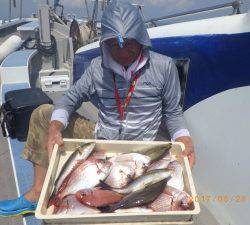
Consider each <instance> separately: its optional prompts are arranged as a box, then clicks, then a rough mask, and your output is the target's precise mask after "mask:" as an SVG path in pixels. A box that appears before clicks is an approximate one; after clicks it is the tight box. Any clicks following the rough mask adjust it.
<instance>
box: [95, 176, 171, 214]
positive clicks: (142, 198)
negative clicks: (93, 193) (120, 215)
mask: <svg viewBox="0 0 250 225" xmlns="http://www.w3.org/2000/svg"><path fill="white" fill-rule="evenodd" d="M166 183H167V179H165V180H161V181H159V182H157V183H154V184H151V185H149V186H147V187H145V188H144V189H141V190H138V191H135V192H133V193H130V194H129V195H127V196H125V197H124V198H123V199H122V200H121V201H120V202H118V203H115V204H114V205H112V206H109V207H105V208H101V209H100V210H101V211H102V212H114V211H115V210H117V209H127V208H133V207H138V206H143V205H147V204H149V203H151V202H153V201H154V200H155V199H156V198H157V197H158V196H159V195H160V194H161V193H162V191H163V190H164V188H165V186H166Z"/></svg>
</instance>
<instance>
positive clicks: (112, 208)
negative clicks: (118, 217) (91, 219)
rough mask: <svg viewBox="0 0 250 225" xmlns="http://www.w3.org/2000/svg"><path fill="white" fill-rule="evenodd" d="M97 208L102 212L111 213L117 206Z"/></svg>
mask: <svg viewBox="0 0 250 225" xmlns="http://www.w3.org/2000/svg"><path fill="white" fill-rule="evenodd" d="M97 209H99V210H100V211H101V212H102V213H111V212H114V211H115V208H114V207H113V206H110V205H108V206H101V207H97Z"/></svg>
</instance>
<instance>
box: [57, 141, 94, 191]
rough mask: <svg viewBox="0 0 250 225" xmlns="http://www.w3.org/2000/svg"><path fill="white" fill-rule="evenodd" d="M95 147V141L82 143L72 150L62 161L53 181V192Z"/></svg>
mask: <svg viewBox="0 0 250 225" xmlns="http://www.w3.org/2000/svg"><path fill="white" fill-rule="evenodd" d="M94 148H95V143H93V142H91V143H84V144H81V145H80V146H78V147H77V148H76V150H75V151H74V152H72V154H71V155H70V157H69V158H68V160H67V161H66V162H65V163H64V165H63V167H62V169H61V171H60V173H59V175H58V176H57V179H56V181H55V183H54V186H55V192H57V191H58V189H59V187H60V186H61V185H62V183H63V181H64V179H65V178H66V177H67V176H68V175H69V174H70V173H71V172H72V171H73V170H74V169H75V168H76V167H77V166H79V165H80V164H81V163H82V162H84V161H85V160H86V159H87V158H88V157H89V155H90V154H91V153H92V152H93V150H94Z"/></svg>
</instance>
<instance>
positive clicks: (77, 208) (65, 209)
mask: <svg viewBox="0 0 250 225" xmlns="http://www.w3.org/2000/svg"><path fill="white" fill-rule="evenodd" d="M95 213H100V211H99V210H98V209H96V208H91V207H88V206H85V205H83V204H81V203H80V202H78V201H77V200H76V198H75V196H74V195H68V196H67V197H65V198H64V199H63V201H62V202H61V203H60V205H59V206H58V207H55V210H54V214H57V215H64V214H70V215H83V214H95Z"/></svg>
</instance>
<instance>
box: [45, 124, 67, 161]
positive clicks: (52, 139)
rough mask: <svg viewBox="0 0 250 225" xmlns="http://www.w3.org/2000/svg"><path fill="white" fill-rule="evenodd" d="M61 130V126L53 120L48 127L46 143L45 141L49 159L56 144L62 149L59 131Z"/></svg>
mask: <svg viewBox="0 0 250 225" xmlns="http://www.w3.org/2000/svg"><path fill="white" fill-rule="evenodd" d="M62 128H63V124H62V123H61V122H59V121H57V120H53V121H51V122H50V125H49V132H48V141H47V150H48V156H49V159H50V158H51V154H52V150H53V148H54V145H55V144H58V145H59V147H63V144H64V143H63V139H62V133H61V130H62Z"/></svg>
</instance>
